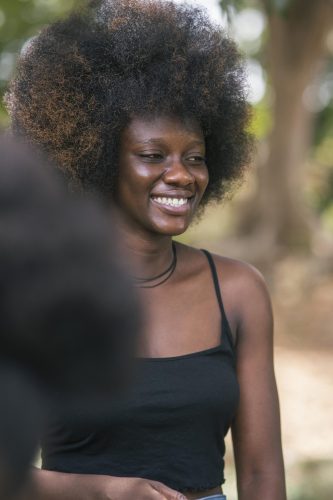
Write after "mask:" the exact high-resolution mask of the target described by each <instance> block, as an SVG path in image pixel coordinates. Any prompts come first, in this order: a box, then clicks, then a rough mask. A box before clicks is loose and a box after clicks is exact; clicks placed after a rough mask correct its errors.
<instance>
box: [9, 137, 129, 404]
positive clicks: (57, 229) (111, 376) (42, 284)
mask: <svg viewBox="0 0 333 500" xmlns="http://www.w3.org/2000/svg"><path fill="white" fill-rule="evenodd" d="M51 174H52V175H51ZM55 174H56V171H55V169H54V168H51V167H48V166H47V164H46V162H45V160H42V159H41V158H40V155H38V156H36V155H32V153H31V151H30V148H28V149H27V148H26V147H23V146H22V145H20V144H17V143H16V142H15V144H13V143H8V141H4V140H2V139H1V138H0V299H1V300H0V365H1V362H2V361H3V360H12V361H15V362H16V363H17V364H19V365H20V366H21V367H22V368H24V369H26V370H27V371H28V372H30V373H32V375H33V377H34V378H37V379H38V380H43V383H44V384H46V385H47V389H48V391H49V392H50V391H51V390H52V391H53V392H54V393H55V392H56V393H59V394H61V395H64V394H69V395H70V396H71V397H73V395H74V394H79V395H80V396H84V397H86V396H87V395H89V396H90V395H92V394H95V393H96V390H97V388H102V387H103V385H104V389H102V390H105V392H104V394H106V392H107V393H109V392H110V387H111V386H115V385H116V381H117V379H118V380H119V382H120V381H121V377H122V376H123V375H121V374H123V371H124V370H123V368H121V367H122V366H123V365H124V364H125V365H126V363H124V359H125V358H126V357H127V356H129V353H130V351H131V352H132V351H133V350H134V347H133V345H135V343H136V339H137V333H136V332H137V331H138V330H139V314H138V305H137V301H136V299H135V296H134V292H133V291H132V287H131V286H130V283H129V279H128V278H127V277H126V276H125V275H124V272H123V271H122V270H121V264H119V256H117V252H116V250H115V246H116V245H115V242H114V239H115V231H111V233H112V236H111V235H110V224H111V228H112V227H113V224H112V220H110V214H109V211H107V210H104V209H102V207H100V206H99V205H98V204H96V203H95V200H90V199H87V198H86V197H85V198H84V199H82V198H81V197H78V196H74V195H73V194H71V195H69V193H67V192H66V189H65V186H64V183H63V182H61V181H60V179H59V176H55ZM118 358H119V363H118ZM60 366H61V369H60V368H59V367H60ZM112 367H113V368H112ZM117 370H118V373H116V372H117ZM103 372H104V373H103ZM87 397H88V396H87Z"/></svg>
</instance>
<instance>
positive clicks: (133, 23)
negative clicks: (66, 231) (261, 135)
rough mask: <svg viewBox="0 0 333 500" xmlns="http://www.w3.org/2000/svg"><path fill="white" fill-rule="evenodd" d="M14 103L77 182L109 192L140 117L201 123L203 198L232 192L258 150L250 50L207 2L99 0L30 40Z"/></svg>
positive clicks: (25, 129) (22, 122)
mask: <svg viewBox="0 0 333 500" xmlns="http://www.w3.org/2000/svg"><path fill="white" fill-rule="evenodd" d="M6 102H7V106H8V109H9V112H10V114H11V117H12V128H13V131H14V133H15V134H18V135H20V136H25V137H27V138H28V139H29V140H30V141H31V142H32V143H35V144H37V145H39V146H40V147H42V149H43V150H44V151H46V152H47V154H49V155H50V157H51V159H52V160H54V161H55V162H56V163H57V164H58V166H59V167H60V168H61V170H63V171H64V172H65V173H66V175H67V177H68V179H69V182H70V185H71V186H72V187H73V188H78V189H83V190H88V191H94V192H96V193H99V194H101V195H102V196H103V197H105V198H106V199H110V196H112V194H114V192H115V188H116V182H117V171H118V164H119V161H118V154H119V151H118V149H119V142H120V137H121V133H122V131H123V130H124V128H125V127H126V126H127V125H128V123H129V122H130V120H131V119H132V118H133V117H134V116H142V115H145V116H146V117H147V116H148V117H149V115H154V116H156V115H161V114H165V115H171V116H177V117H180V118H192V119H195V120H196V121H197V122H198V123H199V125H200V126H201V128H202V130H203V133H204V137H205V141H206V158H207V166H208V171H209V184H208V187H207V190H206V193H205V195H204V198H203V202H202V203H203V205H205V204H206V203H207V201H209V200H212V199H213V200H214V199H215V200H218V199H220V198H221V197H222V196H223V195H224V194H225V193H226V192H227V191H229V190H230V187H231V185H232V184H233V182H234V181H235V180H238V179H240V178H241V177H242V173H243V171H244V169H245V167H246V166H247V165H248V163H249V159H250V153H251V149H252V137H251V134H250V133H249V127H248V124H249V119H250V114H251V113H250V108H249V105H248V103H247V102H246V79H245V71H244V63H243V59H242V57H241V55H240V53H239V51H238V49H237V47H236V45H235V43H234V42H233V41H232V40H230V38H229V37H228V36H227V35H226V34H225V33H224V32H223V31H222V30H221V28H220V27H219V26H217V25H214V24H213V23H212V22H211V21H210V20H209V18H208V15H207V13H206V12H205V10H202V9H200V8H197V7H193V6H188V5H185V4H184V5H180V4H177V5H176V4H175V3H173V2H172V1H161V0H104V1H103V0H102V1H93V2H90V3H89V4H88V5H87V6H86V7H85V8H83V9H81V10H80V11H77V12H74V13H73V14H72V15H71V16H70V17H68V18H66V19H64V20H61V21H58V22H56V23H54V24H51V25H50V26H48V27H46V28H45V29H43V30H42V31H41V33H40V34H39V35H38V36H36V37H35V38H34V39H33V40H32V41H31V42H30V44H29V45H28V47H27V48H26V50H25V51H24V53H23V54H22V55H21V58H20V60H19V63H18V67H17V72H16V75H15V77H14V79H13V80H12V82H11V85H10V88H9V90H8V92H7V96H6Z"/></svg>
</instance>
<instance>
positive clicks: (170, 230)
mask: <svg viewBox="0 0 333 500" xmlns="http://www.w3.org/2000/svg"><path fill="white" fill-rule="evenodd" d="M187 228H188V224H186V225H183V226H174V225H173V226H165V227H163V228H161V227H156V228H155V232H157V233H159V234H161V235H165V236H178V235H180V234H183V233H185V231H186V230H187Z"/></svg>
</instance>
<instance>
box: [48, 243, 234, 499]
mask: <svg viewBox="0 0 333 500" xmlns="http://www.w3.org/2000/svg"><path fill="white" fill-rule="evenodd" d="M204 252H205V255H206V256H207V259H208V262H209V265H210V268H211V272H212V277H213V282H214V287H215V291H216V296H217V301H218V304H219V307H220V311H221V317H222V336H221V343H220V345H219V346H217V347H213V348H210V349H206V350H203V351H199V352H195V353H191V354H185V355H182V356H175V357H167V358H140V359H139V360H138V363H139V368H138V376H137V377H136V381H135V383H134V384H132V387H131V389H130V391H129V392H127V393H126V395H125V396H123V398H122V400H121V401H117V403H115V404H114V410H113V413H112V415H111V416H110V418H108V420H107V421H106V422H105V423H103V424H101V425H100V426H99V427H98V428H94V429H91V428H90V429H86V428H81V427H79V426H74V425H73V424H72V425H68V424H65V423H63V424H59V423H57V424H56V425H55V426H54V427H51V428H50V429H49V431H48V433H47V435H45V437H44V440H43V443H42V467H43V469H48V470H53V471H60V472H71V473H83V474H84V473H86V474H106V475H111V476H124V477H126V476H127V477H142V478H147V479H153V480H156V481H161V482H162V483H165V484H166V485H167V486H170V487H171V488H174V489H176V490H178V491H182V492H186V491H200V490H205V489H210V488H214V487H217V486H219V485H221V484H222V483H223V482H224V474H223V470H224V458H223V457H224V453H225V444H224V437H225V435H226V433H227V432H228V429H229V428H230V425H231V423H232V419H233V417H234V415H235V412H236V409H237V405H238V400H239V387H238V382H237V378H236V370H235V353H234V347H233V340H232V336H231V331H230V327H229V324H228V320H227V317H226V315H225V311H224V307H223V301H222V297H221V292H220V288H219V284H218V278H217V274H216V269H215V264H214V261H213V259H212V257H211V255H210V254H209V253H208V252H207V251H204ZM212 307H215V304H213V305H212Z"/></svg>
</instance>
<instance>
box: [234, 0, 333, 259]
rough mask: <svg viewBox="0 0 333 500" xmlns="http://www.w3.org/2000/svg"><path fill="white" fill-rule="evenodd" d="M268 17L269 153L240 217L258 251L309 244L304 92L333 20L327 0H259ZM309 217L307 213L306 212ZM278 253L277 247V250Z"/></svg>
mask: <svg viewBox="0 0 333 500" xmlns="http://www.w3.org/2000/svg"><path fill="white" fill-rule="evenodd" d="M263 2H264V5H265V8H266V11H267V15H268V23H269V41H268V46H267V56H268V67H269V76H270V80H271V85H272V87H273V90H274V95H275V101H274V109H273V123H274V125H273V130H272V132H271V135H270V137H269V139H268V155H267V157H266V158H265V160H264V162H263V164H262V165H261V166H259V174H258V188H259V189H258V193H257V195H256V199H255V200H253V201H252V202H250V207H247V208H246V210H245V212H246V215H245V216H244V218H243V221H241V222H242V223H241V230H242V229H243V231H244V230H245V232H247V233H248V234H251V238H254V239H255V240H256V241H257V243H258V244H257V245H256V248H257V249H258V252H259V253H265V255H266V256H267V254H269V255H272V257H274V255H276V251H278V252H279V251H280V250H281V251H283V250H287V249H288V250H290V249H294V250H300V249H302V250H306V249H309V248H310V236H311V230H310V224H309V212H308V211H307V210H306V208H305V203H304V200H303V188H304V163H305V160H306V156H307V153H308V151H309V147H310V145H311V139H312V128H313V122H314V115H313V113H310V112H309V111H308V110H307V109H306V107H305V106H304V103H303V94H304V91H305V89H306V88H307V86H308V85H309V84H310V83H311V82H312V80H313V78H314V77H315V76H316V75H317V74H318V71H320V70H322V64H320V63H322V62H323V60H324V55H325V38H326V36H327V34H328V32H329V29H330V28H331V27H332V23H333V3H332V2H331V1H330V0H316V1H314V0H291V1H290V7H289V9H288V10H287V12H285V14H284V15H279V14H278V13H276V12H274V11H272V9H271V2H270V0H263ZM310 218H311V217H310ZM279 253H280V252H279Z"/></svg>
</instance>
